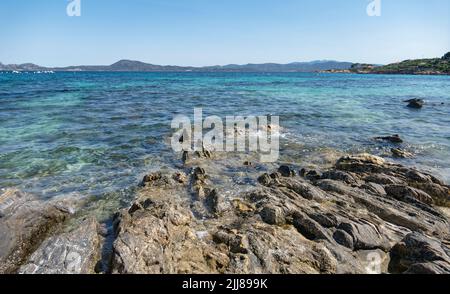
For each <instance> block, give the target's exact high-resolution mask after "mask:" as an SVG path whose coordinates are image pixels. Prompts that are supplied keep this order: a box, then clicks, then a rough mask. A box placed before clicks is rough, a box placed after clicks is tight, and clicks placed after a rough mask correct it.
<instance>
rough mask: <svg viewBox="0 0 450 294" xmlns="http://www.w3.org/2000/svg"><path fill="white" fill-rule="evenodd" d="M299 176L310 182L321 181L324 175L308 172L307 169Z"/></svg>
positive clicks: (301, 171) (302, 170) (314, 171)
mask: <svg viewBox="0 0 450 294" xmlns="http://www.w3.org/2000/svg"><path fill="white" fill-rule="evenodd" d="M299 175H300V176H301V177H304V178H305V179H308V180H319V179H320V178H321V177H322V174H321V173H320V172H319V171H316V170H307V169H305V168H302V169H301V170H300V172H299Z"/></svg>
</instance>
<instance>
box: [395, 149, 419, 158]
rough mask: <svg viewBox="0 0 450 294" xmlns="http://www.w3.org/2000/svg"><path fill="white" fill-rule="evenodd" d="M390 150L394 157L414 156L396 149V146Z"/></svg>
mask: <svg viewBox="0 0 450 294" xmlns="http://www.w3.org/2000/svg"><path fill="white" fill-rule="evenodd" d="M391 152H392V154H393V155H394V157H397V158H412V157H414V155H413V154H412V153H410V152H407V151H404V150H401V149H398V148H392V149H391Z"/></svg>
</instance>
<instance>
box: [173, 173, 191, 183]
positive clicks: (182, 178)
mask: <svg viewBox="0 0 450 294" xmlns="http://www.w3.org/2000/svg"><path fill="white" fill-rule="evenodd" d="M172 178H173V179H174V180H175V181H177V182H178V183H180V184H186V183H187V182H188V177H187V175H186V174H185V173H184V172H181V171H179V172H175V173H174V174H173V175H172Z"/></svg>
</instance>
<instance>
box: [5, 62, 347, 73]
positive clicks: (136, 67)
mask: <svg viewBox="0 0 450 294" xmlns="http://www.w3.org/2000/svg"><path fill="white" fill-rule="evenodd" d="M351 65H352V63H351V62H339V61H332V60H320V61H311V62H293V63H288V64H278V63H264V64H244V65H238V64H229V65H224V66H220V65H216V66H205V67H185V66H168V65H155V64H149V63H144V62H140V61H134V60H120V61H118V62H116V63H113V64H111V65H81V66H68V67H54V68H50V67H41V66H38V65H35V64H31V63H26V64H10V65H4V64H1V63H0V70H1V71H109V72H123V71H131V72H180V71H195V72H316V71H322V70H329V69H337V70H344V69H349V68H350V67H351Z"/></svg>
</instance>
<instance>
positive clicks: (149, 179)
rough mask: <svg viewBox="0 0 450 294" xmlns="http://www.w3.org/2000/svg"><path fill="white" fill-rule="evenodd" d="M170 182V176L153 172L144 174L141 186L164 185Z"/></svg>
mask: <svg viewBox="0 0 450 294" xmlns="http://www.w3.org/2000/svg"><path fill="white" fill-rule="evenodd" d="M169 184H170V178H169V177H168V176H166V175H164V176H163V175H162V174H161V172H154V173H150V174H148V175H145V176H144V178H143V179H142V186H144V187H151V186H165V185H169Z"/></svg>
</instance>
